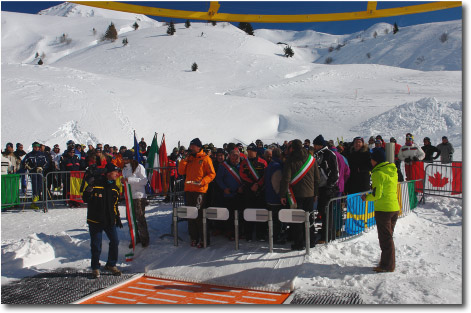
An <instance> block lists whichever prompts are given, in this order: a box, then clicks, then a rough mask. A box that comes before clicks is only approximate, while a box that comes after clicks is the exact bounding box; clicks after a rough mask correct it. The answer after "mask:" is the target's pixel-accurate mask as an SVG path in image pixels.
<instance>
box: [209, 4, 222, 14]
mask: <svg viewBox="0 0 471 313" xmlns="http://www.w3.org/2000/svg"><path fill="white" fill-rule="evenodd" d="M220 6H221V5H220V4H219V3H218V2H217V1H211V4H210V5H209V10H208V14H209V16H214V15H216V14H217V13H218V10H219V7H220Z"/></svg>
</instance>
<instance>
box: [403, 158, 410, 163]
mask: <svg viewBox="0 0 471 313" xmlns="http://www.w3.org/2000/svg"><path fill="white" fill-rule="evenodd" d="M404 161H405V162H407V163H410V162H411V161H412V160H411V159H410V158H406V159H405V160H404Z"/></svg>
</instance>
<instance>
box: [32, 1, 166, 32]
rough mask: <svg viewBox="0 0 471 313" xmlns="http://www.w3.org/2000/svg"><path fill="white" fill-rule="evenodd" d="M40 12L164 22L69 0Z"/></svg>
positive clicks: (44, 13) (69, 15)
mask: <svg viewBox="0 0 471 313" xmlns="http://www.w3.org/2000/svg"><path fill="white" fill-rule="evenodd" d="M38 14H39V15H50V16H62V17H78V18H81V17H103V18H108V19H122V20H133V21H136V22H138V23H139V22H146V23H148V24H154V25H156V26H159V25H161V24H162V23H160V22H157V21H156V20H154V19H151V18H150V17H147V16H145V15H142V14H135V13H127V12H119V11H111V10H106V9H100V8H93V7H88V6H85V5H81V4H75V3H69V2H64V3H61V4H59V5H56V6H53V7H51V8H49V9H45V10H42V11H40V12H39V13H38Z"/></svg>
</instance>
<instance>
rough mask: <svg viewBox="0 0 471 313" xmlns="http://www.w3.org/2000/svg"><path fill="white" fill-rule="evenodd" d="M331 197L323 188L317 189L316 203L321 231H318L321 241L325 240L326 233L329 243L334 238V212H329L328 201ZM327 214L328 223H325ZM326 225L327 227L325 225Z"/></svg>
mask: <svg viewBox="0 0 471 313" xmlns="http://www.w3.org/2000/svg"><path fill="white" fill-rule="evenodd" d="M330 199H332V196H331V195H330V194H329V193H328V192H327V190H326V188H325V187H321V188H319V199H318V203H317V210H318V211H319V214H320V215H321V221H322V229H321V230H320V235H321V240H322V241H327V240H326V233H327V234H328V237H329V241H331V240H333V239H334V238H335V227H334V212H333V209H331V210H329V201H330ZM327 214H328V215H329V221H327ZM327 224H328V225H327Z"/></svg>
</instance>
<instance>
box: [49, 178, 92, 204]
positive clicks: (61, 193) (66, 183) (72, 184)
mask: <svg viewBox="0 0 471 313" xmlns="http://www.w3.org/2000/svg"><path fill="white" fill-rule="evenodd" d="M84 174H85V171H73V172H70V171H54V172H49V173H47V175H46V180H45V182H46V186H45V191H46V192H47V197H46V201H45V203H46V210H49V205H52V206H53V207H54V208H55V203H60V204H61V205H67V204H68V203H69V204H71V203H72V202H73V203H74V205H76V206H77V207H78V206H80V205H81V204H83V200H82V193H81V192H80V189H81V187H82V179H83V176H84Z"/></svg>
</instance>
